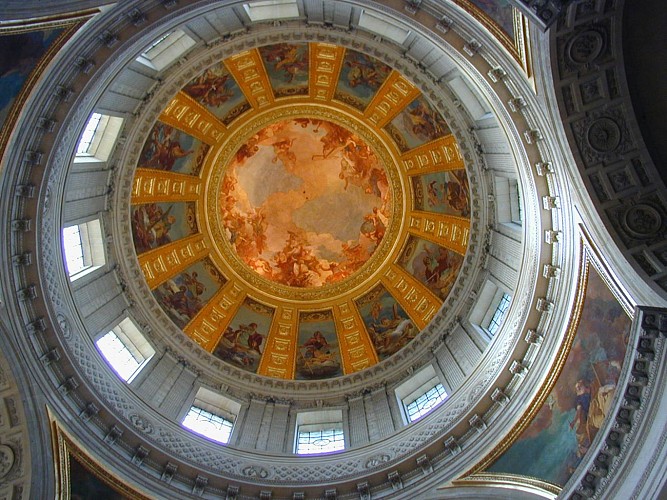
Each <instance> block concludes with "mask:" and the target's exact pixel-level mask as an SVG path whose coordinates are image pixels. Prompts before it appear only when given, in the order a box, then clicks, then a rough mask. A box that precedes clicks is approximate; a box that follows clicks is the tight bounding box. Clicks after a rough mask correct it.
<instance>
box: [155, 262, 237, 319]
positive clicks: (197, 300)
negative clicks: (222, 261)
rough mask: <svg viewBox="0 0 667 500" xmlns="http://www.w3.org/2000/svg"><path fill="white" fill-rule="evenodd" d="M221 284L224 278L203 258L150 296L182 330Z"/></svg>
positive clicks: (163, 284)
mask: <svg viewBox="0 0 667 500" xmlns="http://www.w3.org/2000/svg"><path fill="white" fill-rule="evenodd" d="M224 283H225V280H224V278H223V277H222V276H221V275H220V273H219V272H218V270H217V269H216V268H215V266H214V265H213V263H211V261H210V260H209V259H208V258H206V259H204V260H202V261H200V262H197V263H196V264H193V265H192V266H190V267H189V268H188V269H187V270H185V271H183V272H182V273H180V274H177V275H176V276H174V277H173V278H171V279H168V280H167V281H165V282H164V283H162V284H161V285H160V286H158V287H157V288H156V289H155V290H153V295H154V296H155V299H156V300H157V301H158V303H159V304H160V306H162V309H164V311H165V312H166V313H167V315H168V316H169V317H170V318H171V319H172V321H173V322H174V323H176V325H178V327H179V328H183V327H184V326H185V325H187V324H188V323H189V322H190V320H191V319H192V318H194V317H195V316H196V314H197V313H198V312H199V311H200V310H201V308H202V307H204V305H205V304H206V303H207V302H208V301H209V300H210V299H211V297H213V295H215V293H216V292H217V291H218V290H219V289H220V287H221V286H222V285H223V284H224Z"/></svg>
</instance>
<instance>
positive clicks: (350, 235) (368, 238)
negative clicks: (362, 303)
mask: <svg viewBox="0 0 667 500" xmlns="http://www.w3.org/2000/svg"><path fill="white" fill-rule="evenodd" d="M391 204H392V200H391V193H390V191H389V184H388V180H387V175H386V173H385V171H384V168H383V166H382V164H381V163H380V160H379V159H378V157H377V156H376V155H375V153H374V152H373V150H372V149H371V148H370V146H368V144H366V143H365V142H364V140H363V139H361V138H360V137H359V136H357V135H356V134H354V133H352V132H350V131H349V130H346V129H345V128H343V127H341V126H339V125H336V124H335V123H332V122H329V121H325V120H314V119H308V118H302V119H295V120H285V121H279V122H277V123H273V124H271V125H269V126H268V127H265V128H263V129H262V130H260V131H259V132H258V133H257V134H254V135H253V136H252V137H251V138H250V140H248V141H247V142H245V143H243V144H242V145H241V147H240V148H239V150H238V151H237V152H236V155H235V157H234V159H233V161H232V162H231V164H230V165H229V166H228V167H227V169H226V173H225V176H224V179H223V182H222V190H221V192H220V205H221V210H220V215H221V217H222V220H221V224H222V226H223V227H224V230H225V236H226V237H227V241H228V242H229V244H230V245H231V246H232V248H233V250H234V252H235V253H236V254H237V255H238V256H239V257H240V259H241V260H242V261H243V262H245V263H246V264H247V265H248V266H250V267H251V268H252V269H254V270H255V272H257V273H259V274H260V275H262V276H265V277H266V278H268V279H270V280H272V281H276V282H278V283H281V284H283V285H286V286H295V287H311V286H321V285H324V284H327V283H335V282H338V281H341V280H343V279H345V278H346V277H347V276H349V275H350V274H352V273H354V272H355V271H356V270H358V269H359V268H360V267H361V266H363V265H364V264H365V263H366V261H368V259H369V258H370V256H371V255H373V253H374V252H375V249H376V248H377V247H378V245H379V244H380V242H381V241H382V238H383V237H384V234H385V232H386V228H387V226H388V225H389V217H390V216H391V212H392V210H391ZM330 214H336V217H331V216H327V215H330Z"/></svg>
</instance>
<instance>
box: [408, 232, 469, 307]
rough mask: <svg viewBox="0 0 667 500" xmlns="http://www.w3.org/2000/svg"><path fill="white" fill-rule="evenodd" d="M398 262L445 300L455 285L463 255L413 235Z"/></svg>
mask: <svg viewBox="0 0 667 500" xmlns="http://www.w3.org/2000/svg"><path fill="white" fill-rule="evenodd" d="M398 263H399V265H400V266H401V267H402V268H403V269H405V270H406V271H408V272H409V273H410V274H412V275H413V276H414V277H415V278H417V279H418V280H419V281H420V282H421V283H422V284H424V285H426V286H427V287H428V289H429V290H431V291H432V292H433V293H434V294H435V295H437V296H438V297H440V298H441V299H442V300H445V299H446V298H447V295H449V291H450V290H451V289H452V286H454V282H455V281H456V277H457V276H458V274H459V270H460V269H461V265H462V264H463V257H462V256H461V255H459V254H457V253H455V252H452V251H451V250H448V249H446V248H443V247H441V246H440V245H437V244H436V243H432V242H430V241H426V240H422V239H418V238H413V237H411V238H410V239H409V240H408V243H407V244H406V246H405V249H404V250H403V253H402V254H401V257H400V259H399V262H398Z"/></svg>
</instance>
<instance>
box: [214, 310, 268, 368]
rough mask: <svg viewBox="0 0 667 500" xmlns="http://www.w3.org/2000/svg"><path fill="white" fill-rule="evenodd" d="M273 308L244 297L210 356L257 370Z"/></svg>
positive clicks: (240, 366)
mask: <svg viewBox="0 0 667 500" xmlns="http://www.w3.org/2000/svg"><path fill="white" fill-rule="evenodd" d="M273 313H274V309H273V308H272V307H268V306H265V305H264V304H260V303H259V302H256V301H254V300H252V299H250V298H247V299H246V300H245V301H244V303H243V304H242V305H241V307H240V308H239V310H238V311H237V313H236V315H235V316H234V319H232V321H231V322H230V324H229V325H228V326H227V329H226V330H225V333H223V335H222V338H221V339H220V342H219V343H218V345H217V346H216V348H215V349H214V351H213V355H215V356H217V357H219V358H220V359H223V360H225V361H227V362H229V363H231V364H233V365H236V366H238V367H239V368H243V369H244V370H247V371H250V372H253V373H255V372H257V368H258V367H259V360H260V358H261V357H262V353H263V352H264V347H265V345H266V337H267V335H268V333H269V328H270V327H271V319H272V317H273Z"/></svg>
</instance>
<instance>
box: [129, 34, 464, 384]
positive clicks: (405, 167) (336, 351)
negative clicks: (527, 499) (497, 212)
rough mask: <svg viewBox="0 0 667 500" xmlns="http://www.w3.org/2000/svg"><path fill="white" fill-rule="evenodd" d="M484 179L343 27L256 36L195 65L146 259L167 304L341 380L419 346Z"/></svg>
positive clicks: (410, 92)
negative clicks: (469, 171) (266, 40)
mask: <svg viewBox="0 0 667 500" xmlns="http://www.w3.org/2000/svg"><path fill="white" fill-rule="evenodd" d="M469 192H470V190H469V187H468V178H467V175H466V172H465V169H464V163H463V159H462V157H461V155H460V153H459V150H458V147H457V143H456V140H455V138H454V136H453V135H452V134H451V131H450V128H449V126H448V124H447V122H446V121H445V120H444V119H443V117H442V116H441V115H440V114H439V113H438V111H437V110H436V109H435V108H434V107H433V106H432V105H431V103H429V101H428V100H427V99H426V98H425V97H424V96H423V95H422V94H421V92H420V90H419V89H418V88H417V87H416V86H414V85H413V84H412V83H411V82H410V81H409V80H408V79H407V78H406V77H405V76H403V75H402V74H400V73H399V72H398V71H396V70H393V69H392V68H390V67H389V66H387V65H386V64H384V63H382V62H380V61H379V60H377V59H375V58H373V57H371V56H368V55H365V54H363V53H361V52H357V51H354V50H352V49H345V48H343V47H339V46H336V45H332V44H326V43H312V42H311V43H279V44H274V45H267V46H262V47H259V48H257V49H252V50H249V51H245V52H241V53H239V54H236V55H234V56H232V57H229V58H227V59H225V60H223V61H219V62H216V63H215V64H213V65H211V66H209V67H208V68H207V69H206V70H205V71H203V72H202V73H200V74H198V75H196V76H194V78H192V79H191V80H190V81H189V83H187V84H186V85H185V86H184V87H183V88H182V89H181V91H180V92H178V93H177V95H175V96H173V99H172V100H171V101H170V102H169V104H168V105H167V106H166V108H165V109H164V110H163V112H162V113H161V114H160V116H159V118H158V121H157V122H156V123H155V124H154V126H153V127H152V130H150V132H149V133H148V136H147V137H146V140H145V143H144V146H143V149H142V151H141V154H140V156H139V161H138V164H137V168H136V172H135V176H134V188H133V192H132V198H131V201H130V204H131V207H130V210H131V221H132V222H131V224H132V234H133V239H134V245H135V249H136V253H137V255H138V259H139V263H140V265H141V267H142V269H143V272H144V275H145V278H146V281H147V283H148V285H149V287H150V288H151V290H152V293H153V296H154V297H155V300H156V301H157V302H158V303H159V304H160V306H161V307H162V309H163V310H164V312H165V313H166V315H167V316H168V317H169V318H170V319H171V320H172V321H173V322H174V323H175V324H176V325H177V326H178V327H179V328H181V329H182V330H183V331H184V332H185V333H186V334H187V335H188V336H189V337H191V338H192V339H193V340H194V341H196V342H197V343H198V344H199V345H200V346H201V347H202V348H203V349H205V350H206V351H208V352H210V353H211V354H212V355H213V356H216V357H218V358H221V359H222V360H224V361H226V362H227V363H231V364H232V365H234V366H236V367H238V368H241V369H243V370H247V371H250V372H253V373H257V374H259V375H264V376H269V377H275V378H283V379H306V380H307V379H323V378H331V377H337V376H341V375H345V374H350V373H353V372H357V371H360V370H363V369H365V368H367V367H370V366H372V365H374V364H377V363H378V362H381V361H382V360H384V359H386V358H388V357H389V356H391V355H392V354H394V353H396V352H397V351H399V350H400V349H401V348H403V347H404V346H405V345H407V344H408V343H409V342H410V341H411V340H412V339H413V338H414V337H415V336H416V335H418V333H419V331H420V330H422V329H423V328H424V327H425V326H426V325H427V324H428V323H429V321H430V320H431V319H432V317H433V316H434V314H435V313H436V312H437V311H438V310H439V308H440V307H441V305H442V303H443V301H444V300H445V299H446V297H447V296H448V294H449V292H450V290H451V289H452V286H453V284H454V282H455V281H456V278H457V276H458V274H459V270H460V268H461V264H462V262H463V256H464V255H465V253H466V249H467V242H468V234H469V229H470V200H469Z"/></svg>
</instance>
